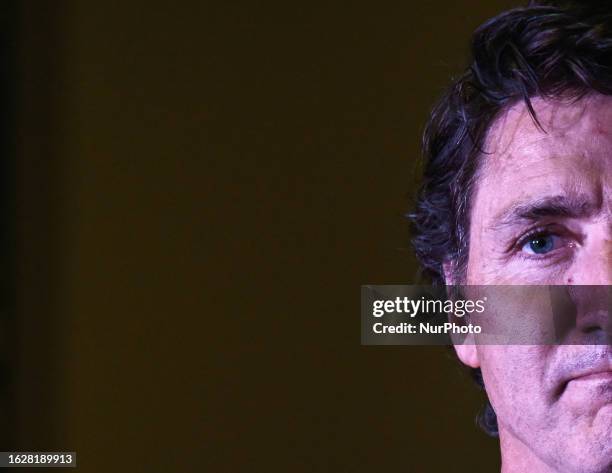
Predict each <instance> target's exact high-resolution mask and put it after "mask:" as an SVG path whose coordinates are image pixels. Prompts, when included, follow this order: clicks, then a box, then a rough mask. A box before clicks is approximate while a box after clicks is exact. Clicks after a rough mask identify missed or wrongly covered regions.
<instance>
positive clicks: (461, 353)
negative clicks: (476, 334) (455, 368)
mask: <svg viewBox="0 0 612 473" xmlns="http://www.w3.org/2000/svg"><path fill="white" fill-rule="evenodd" d="M470 337H473V335H468V338H466V340H465V341H466V343H469V342H470V340H469V338H470ZM471 342H472V344H471V345H468V344H461V345H454V347H455V352H456V353H457V357H458V358H459V359H460V360H461V363H463V364H464V365H467V366H469V367H470V368H480V359H479V357H478V349H477V348H476V345H474V344H473V342H474V340H471Z"/></svg>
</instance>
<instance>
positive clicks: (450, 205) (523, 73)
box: [409, 0, 612, 435]
mask: <svg viewBox="0 0 612 473" xmlns="http://www.w3.org/2000/svg"><path fill="white" fill-rule="evenodd" d="M471 55H472V58H471V64H470V65H469V66H468V67H467V69H466V70H465V71H464V72H463V74H461V75H460V76H459V77H458V78H457V79H455V80H454V81H453V82H452V84H451V85H450V87H449V88H448V90H447V91H446V93H445V94H444V95H443V96H442V98H441V99H440V100H439V102H438V103H437V104H436V105H435V107H434V108H433V111H432V112H431V116H430V119H429V121H428V123H427V125H426V128H425V131H424V135H423V156H424V163H423V164H424V169H423V180H422V184H421V187H420V189H419V192H418V194H417V200H416V206H415V210H414V211H413V212H412V213H411V214H409V218H410V220H411V222H412V227H413V238H412V244H413V246H414V249H415V251H416V255H417V258H418V259H419V261H420V263H421V267H422V268H421V272H422V275H423V276H425V277H426V278H428V279H430V280H431V282H432V283H433V284H445V283H447V284H461V283H462V282H463V281H464V280H465V268H466V264H467V261H468V257H469V255H468V248H469V231H468V230H469V224H470V201H471V195H472V190H473V188H474V183H475V182H476V180H477V177H478V170H479V162H480V157H481V156H482V155H483V154H484V153H486V151H485V150H483V149H482V146H483V143H484V139H485V137H486V133H487V131H488V129H489V128H490V126H491V124H492V123H493V121H494V120H495V118H496V117H497V116H498V115H499V114H500V112H502V111H504V110H506V109H508V108H509V107H511V106H513V105H514V104H516V103H518V102H521V101H522V102H523V103H524V104H525V106H526V108H527V110H528V111H529V114H530V115H531V117H532V119H533V120H534V122H535V123H536V125H537V126H538V127H540V129H542V130H543V131H544V132H545V130H544V129H543V128H542V127H541V125H540V123H539V122H538V119H537V116H536V113H535V111H534V109H533V107H532V105H531V100H530V99H531V98H534V97H541V98H544V99H554V100H563V101H574V100H578V99H580V98H582V97H584V96H585V95H587V94H590V93H600V94H604V95H612V5H609V4H607V2H603V1H584V0H583V1H580V2H578V1H539V2H533V1H532V2H530V3H529V5H528V6H526V7H523V8H516V9H513V10H509V11H507V12H504V13H502V14H500V15H498V16H496V17H494V18H492V19H490V20H488V21H487V22H485V23H484V24H483V25H481V26H480V27H479V28H478V29H477V30H476V31H475V32H474V35H473V37H472V42H471ZM444 265H446V266H447V267H450V268H451V271H450V274H445V273H444V269H443V268H444ZM472 375H473V377H474V379H475V380H476V382H477V383H479V384H480V385H481V386H482V387H484V384H483V382H482V374H481V373H480V370H472ZM479 424H480V425H481V427H482V428H483V429H484V430H485V431H486V432H487V433H489V434H490V435H497V433H498V428H497V418H496V416H495V412H494V411H493V408H492V406H491V404H490V403H489V402H487V404H486V406H485V408H484V410H483V412H482V413H481V414H480V416H479Z"/></svg>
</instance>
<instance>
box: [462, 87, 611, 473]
mask: <svg viewBox="0 0 612 473" xmlns="http://www.w3.org/2000/svg"><path fill="white" fill-rule="evenodd" d="M533 106H534V109H535V111H536V113H537V116H538V119H539V120H540V123H541V124H542V126H543V128H544V130H545V132H543V131H542V130H540V129H538V128H537V127H536V125H535V124H534V123H533V121H532V119H531V118H530V116H529V114H528V113H527V110H526V107H525V106H524V105H523V104H520V105H517V106H515V107H513V108H511V109H509V110H507V111H506V112H505V113H504V114H502V115H501V116H500V117H499V118H498V119H497V120H496V121H495V123H494V124H493V126H492V127H491V130H490V131H489V135H488V137H487V140H486V145H485V149H486V150H487V151H488V152H489V153H484V154H483V155H482V156H481V159H482V166H481V169H480V171H479V173H478V176H477V185H476V188H475V191H474V195H473V199H472V209H471V222H470V247H469V260H468V265H467V272H466V282H467V284H469V285H522V284H526V285H527V284H529V285H534V284H535V285H542V284H544V285H564V284H570V285H608V284H611V283H612V187H611V186H612V98H611V97H604V96H599V95H593V96H589V97H587V98H585V99H582V100H580V101H578V102H576V103H574V104H563V103H560V102H546V101H543V100H540V99H535V100H533ZM598 323H600V322H591V323H590V325H589V327H582V328H581V327H580V326H578V327H577V329H576V330H577V331H578V332H580V330H583V331H584V333H585V334H586V333H587V332H593V331H594V330H595V331H596V330H601V329H602V328H601V327H597V324H598ZM585 343H586V342H585ZM457 352H458V354H459V357H460V358H461V359H462V361H464V362H465V363H466V364H468V365H470V366H473V367H480V368H481V369H482V372H483V377H484V381H485V384H486V388H487V393H488V395H489V398H490V400H491V403H492V405H493V407H494V409H495V411H496V413H497V415H498V423H499V427H500V440H501V442H502V452H503V451H504V447H505V448H506V450H508V449H510V450H512V452H511V453H512V455H514V456H515V457H517V458H524V459H526V461H527V459H528V458H531V457H533V458H535V459H537V460H534V461H536V463H538V462H541V463H538V464H539V467H538V469H535V470H534V469H533V461H531V462H529V464H530V465H531V470H530V471H548V470H549V469H550V471H571V472H574V471H588V472H599V471H608V472H610V471H612V347H611V346H610V345H558V346H546V345H529V346H485V345H480V346H458V347H457ZM506 453H507V452H506ZM526 468H527V467H526ZM525 471H527V470H525Z"/></svg>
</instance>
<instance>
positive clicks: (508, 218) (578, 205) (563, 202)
mask: <svg viewBox="0 0 612 473" xmlns="http://www.w3.org/2000/svg"><path fill="white" fill-rule="evenodd" d="M597 207H598V206H597V205H596V204H595V203H594V202H593V199H592V198H589V196H587V195H584V194H582V195H574V196H572V195H554V196H547V197H543V198H539V199H535V200H531V201H528V202H520V203H515V204H513V205H511V206H510V207H508V208H507V209H505V210H504V211H502V212H501V214H500V215H499V216H498V217H497V218H496V219H495V220H496V222H495V223H494V224H493V225H492V226H493V227H506V226H512V225H518V224H523V223H529V222H535V221H538V220H540V219H542V218H545V217H560V218H582V217H588V216H590V215H592V214H593V213H594V212H595V210H596V209H597Z"/></svg>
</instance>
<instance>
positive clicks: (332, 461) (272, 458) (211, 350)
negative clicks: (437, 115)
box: [2, 0, 517, 473]
mask: <svg viewBox="0 0 612 473" xmlns="http://www.w3.org/2000/svg"><path fill="white" fill-rule="evenodd" d="M516 4H517V3H516V2H506V1H501V0H500V1H487V2H484V1H474V0H472V1H450V0H447V1H437V2H410V1H404V2H395V3H380V2H378V3H372V2H370V3H366V2H345V3H338V2H328V3H326V4H316V3H312V2H301V3H299V2H268V3H262V2H196V1H183V2H175V3H161V2H113V1H107V2H95V3H94V2H77V1H62V2H38V1H37V2H35V1H33V0H26V1H23V2H19V6H18V7H17V6H16V2H15V3H11V2H7V3H6V5H13V7H11V8H9V7H6V8H5V10H4V19H3V22H4V24H5V25H7V29H6V30H5V32H10V34H8V33H6V34H5V35H6V37H7V39H6V44H7V45H8V46H7V54H6V57H7V59H6V61H4V63H5V64H6V65H7V67H6V68H5V71H9V72H10V73H11V74H10V75H11V77H12V79H7V80H6V87H5V91H6V93H5V99H6V100H5V103H6V104H7V106H6V107H5V109H6V116H7V117H10V120H5V121H7V123H10V126H8V125H7V127H5V130H6V129H9V130H11V133H10V136H9V134H7V137H6V139H5V141H6V143H7V145H6V147H5V149H6V153H5V155H6V156H7V160H6V161H7V164H6V166H5V169H6V170H7V173H6V175H7V176H8V178H7V179H5V181H6V186H5V188H6V189H9V190H10V195H8V196H7V198H6V199H5V201H6V202H8V205H7V209H8V210H7V214H8V218H7V221H9V222H12V223H11V225H10V230H8V231H7V232H6V235H7V237H6V239H7V245H5V246H6V247H7V248H8V251H7V252H6V253H7V260H8V263H7V265H6V268H7V271H5V274H9V273H10V275H11V276H10V277H8V276H7V278H6V279H7V280H9V281H10V282H9V283H7V287H8V286H10V287H14V290H10V291H7V292H8V294H9V295H8V296H7V297H6V300H7V303H6V307H7V308H8V310H7V311H6V313H7V317H6V319H7V323H6V325H7V330H8V331H9V333H12V334H13V335H14V336H10V337H5V338H6V339H7V340H6V341H5V347H6V349H5V350H4V353H6V357H5V358H6V360H7V366H8V374H7V376H6V377H5V378H6V379H7V380H8V381H7V383H5V384H6V385H7V387H6V389H5V391H6V395H5V396H4V398H6V402H5V403H4V404H5V406H6V409H4V412H3V413H2V415H3V416H6V423H5V424H4V425H5V427H3V429H2V435H3V436H4V440H3V441H4V442H5V444H6V445H7V448H3V450H9V449H11V448H15V449H22V450H25V449H28V450H36V449H39V450H76V451H77V455H78V462H79V465H80V466H79V469H80V470H81V471H160V472H161V471H207V472H211V473H212V472H215V473H221V472H237V471H290V472H293V473H297V472H327V471H330V472H331V471H333V472H341V471H347V472H348V471H350V472H374V471H376V472H380V471H409V472H428V471H474V472H475V471H487V472H489V471H495V470H496V468H498V467H499V459H498V446H497V441H496V440H492V439H489V438H487V437H486V436H485V435H484V434H483V433H481V432H480V431H479V430H478V429H477V427H476V426H475V423H474V418H475V415H476V413H477V411H478V409H479V407H480V405H481V404H482V395H481V393H479V392H478V391H477V390H476V388H475V387H474V386H473V385H472V382H471V381H470V380H469V379H468V378H467V376H465V373H464V372H463V371H462V370H461V368H460V367H459V365H458V363H457V362H456V360H455V359H454V357H453V354H452V352H451V351H450V350H448V349H445V348H443V347H362V346H360V335H359V327H360V323H359V288H360V285H362V284H385V283H400V284H401V283H411V282H413V281H414V279H415V274H416V265H415V262H414V259H413V256H412V253H411V250H410V248H409V244H408V227H407V224H406V222H405V219H404V218H403V217H402V214H403V213H405V212H406V211H407V210H409V208H410V199H411V197H412V196H413V192H414V190H415V182H416V179H417V176H418V169H419V144H420V135H421V132H422V128H423V124H424V122H425V120H426V118H427V114H428V111H429V109H430V108H431V106H432V104H433V103H434V101H435V99H436V97H438V96H439V95H440V93H441V92H442V90H443V89H444V87H445V85H446V84H447V83H448V81H449V80H450V78H451V77H452V76H453V75H455V74H458V73H459V72H460V71H461V68H462V67H463V65H464V63H465V61H466V58H467V45H468V41H469V36H470V34H471V32H472V31H473V30H474V28H475V27H476V26H477V25H479V24H480V23H481V22H482V21H484V20H485V19H487V18H489V17H490V16H492V15H493V14H495V13H497V12H500V11H501V10H503V9H505V8H508V7H510V6H513V5H516ZM13 72H14V74H13ZM13 157H14V159H13ZM3 205H4V204H3ZM13 281H14V282H13ZM13 285H14V286H13ZM12 294H14V297H13V295H12ZM5 332H6V331H5ZM3 418H4V417H3ZM118 465H121V466H118Z"/></svg>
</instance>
